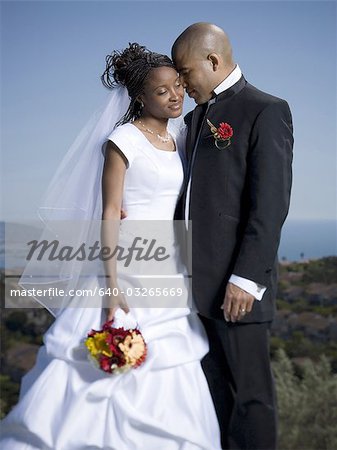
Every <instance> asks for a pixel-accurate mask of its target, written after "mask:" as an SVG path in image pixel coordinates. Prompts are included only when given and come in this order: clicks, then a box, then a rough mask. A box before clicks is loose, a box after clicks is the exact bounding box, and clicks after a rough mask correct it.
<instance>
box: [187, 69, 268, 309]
mask: <svg viewBox="0 0 337 450" xmlns="http://www.w3.org/2000/svg"><path fill="white" fill-rule="evenodd" d="M241 76H242V72H241V69H240V67H239V66H238V64H237V65H236V66H235V69H234V70H233V72H231V73H230V74H229V75H228V77H227V78H225V79H224V80H223V81H222V82H221V83H220V84H219V85H218V86H217V87H216V88H215V89H214V93H215V94H216V95H218V94H220V93H221V92H224V91H225V90H227V89H229V88H230V87H232V86H233V85H234V84H235V83H237V82H238V81H239V80H240V78H241ZM210 101H212V100H210ZM191 177H192V171H191V174H190V179H189V180H188V186H187V192H186V204H185V222H186V228H188V220H189V210H190V192H191ZM192 245H193V244H192ZM229 282H230V283H233V284H235V285H236V286H238V287H239V288H241V289H243V290H244V291H246V292H248V293H249V294H251V295H253V296H254V298H255V299H256V300H261V299H262V297H263V294H264V293H265V291H266V289H267V288H266V287H265V286H262V285H260V284H257V283H255V282H254V281H253V280H248V279H247V278H243V277H239V276H238V275H235V274H233V275H231V277H230V278H229Z"/></svg>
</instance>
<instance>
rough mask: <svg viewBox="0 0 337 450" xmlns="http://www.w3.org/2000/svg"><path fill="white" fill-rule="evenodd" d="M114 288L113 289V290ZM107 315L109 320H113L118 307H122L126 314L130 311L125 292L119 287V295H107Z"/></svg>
mask: <svg viewBox="0 0 337 450" xmlns="http://www.w3.org/2000/svg"><path fill="white" fill-rule="evenodd" d="M113 291H114V290H112V292H113ZM106 305H107V307H106V308H105V311H106V317H107V319H106V320H107V321H110V320H113V319H114V317H115V313H116V311H117V309H118V308H121V309H122V310H123V311H124V312H125V313H126V314H127V313H128V312H129V311H130V308H129V306H128V304H127V302H126V299H125V297H124V294H122V293H121V292H120V290H119V289H118V295H106Z"/></svg>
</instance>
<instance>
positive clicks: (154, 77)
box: [140, 67, 184, 119]
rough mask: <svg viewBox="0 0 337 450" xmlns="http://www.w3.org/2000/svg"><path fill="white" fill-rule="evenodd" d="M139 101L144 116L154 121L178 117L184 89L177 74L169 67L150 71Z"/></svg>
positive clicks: (180, 112) (181, 107)
mask: <svg viewBox="0 0 337 450" xmlns="http://www.w3.org/2000/svg"><path fill="white" fill-rule="evenodd" d="M140 99H141V100H142V102H143V103H144V108H143V113H144V114H147V115H150V116H152V117H154V118H156V119H170V118H175V117H179V116H180V115H181V114H182V109H183V100H184V88H183V86H182V84H181V83H180V80H179V76H178V73H177V72H176V71H175V70H174V69H173V68H171V67H157V68H154V69H152V70H151V72H150V73H149V75H148V77H147V79H146V81H145V84H144V93H143V95H141V97H140Z"/></svg>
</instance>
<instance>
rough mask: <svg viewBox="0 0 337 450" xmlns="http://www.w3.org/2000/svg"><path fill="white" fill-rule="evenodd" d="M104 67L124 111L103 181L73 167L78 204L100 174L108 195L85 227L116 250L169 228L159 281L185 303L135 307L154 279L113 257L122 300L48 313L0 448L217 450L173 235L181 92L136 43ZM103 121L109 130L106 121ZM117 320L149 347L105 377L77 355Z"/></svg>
mask: <svg viewBox="0 0 337 450" xmlns="http://www.w3.org/2000/svg"><path fill="white" fill-rule="evenodd" d="M106 62H107V66H106V70H105V72H104V74H103V76H102V81H103V84H104V85H105V86H107V87H109V88H111V89H112V96H113V97H112V100H111V101H110V102H109V105H108V110H107V111H105V113H106V112H108V118H109V119H110V118H111V117H112V116H111V114H112V113H113V114H115V113H116V109H118V108H119V106H118V105H120V103H119V101H120V97H121V96H123V95H126V96H127V108H126V111H125V110H124V111H123V113H124V114H122V116H120V117H119V118H118V119H119V120H117V126H116V127H115V128H114V129H113V131H112V132H111V130H112V128H111V129H110V132H109V133H108V135H105V136H103V138H104V141H107V142H106V144H105V146H104V149H105V158H103V156H102V154H101V152H99V153H98V152H96V154H95V156H96V159H97V160H99V159H102V161H101V163H102V164H101V163H100V162H99V163H98V166H99V164H101V166H102V171H101V173H99V171H96V169H95V167H96V166H95V164H94V163H93V162H92V161H93V159H89V157H87V156H86V153H85V151H83V153H82V154H81V152H80V153H78V154H77V156H78V158H79V159H78V160H76V162H77V163H78V165H80V164H81V163H82V162H83V161H81V158H82V157H83V158H87V159H88V160H89V162H88V161H86V164H87V167H88V168H87V169H86V172H85V173H81V176H78V174H77V173H76V170H77V169H78V167H77V166H76V167H74V172H72V182H73V180H74V179H77V178H78V180H79V182H81V186H82V187H81V189H82V190H81V195H82V198H83V197H86V196H89V195H90V196H91V198H94V195H95V194H93V192H92V189H91V184H93V185H94V183H91V184H90V179H91V176H94V177H96V176H97V173H99V177H100V178H101V187H96V191H97V192H99V195H100V197H101V203H100V202H99V201H93V202H92V203H93V205H94V206H93V209H92V211H94V212H91V213H90V214H91V217H90V218H94V217H95V214H97V211H98V212H99V214H100V217H101V218H102V219H103V220H102V226H101V236H102V242H103V244H104V245H106V246H109V247H110V248H113V247H114V246H115V245H116V244H117V243H118V244H120V243H121V242H122V243H124V244H126V245H129V244H130V242H131V240H132V238H133V237H134V236H135V232H134V227H133V226H132V225H133V224H137V227H138V225H139V224H140V225H139V226H140V227H141V231H139V228H137V235H138V236H143V235H145V236H149V237H150V235H151V233H152V230H153V229H155V230H156V231H157V229H156V227H153V226H152V225H153V224H155V223H158V222H157V221H160V223H161V224H166V225H165V227H167V224H170V226H169V227H168V228H167V233H165V236H166V243H167V246H166V250H168V254H169V255H170V258H169V259H168V260H167V262H166V263H165V274H166V275H165V276H163V277H161V278H163V279H164V283H165V282H167V280H169V283H173V284H172V285H174V286H178V287H179V286H180V288H184V289H181V291H179V293H180V292H183V293H184V294H183V295H182V296H181V298H180V299H179V301H180V304H179V305H178V304H177V305H176V306H175V303H174V302H175V300H176V299H174V298H173V297H172V298H170V299H169V300H166V304H164V305H163V304H162V303H160V302H161V300H162V299H161V298H156V297H151V298H150V300H148V298H146V297H145V299H144V300H143V302H142V303H139V301H138V300H137V298H136V297H135V295H133V291H132V289H133V288H135V286H141V287H143V288H144V287H145V288H146V289H147V288H149V287H150V285H151V282H152V283H159V281H158V277H152V278H151V277H148V276H146V270H147V269H144V264H143V263H142V264H141V265H140V269H139V267H138V266H137V267H138V269H137V270H138V274H140V276H139V277H136V276H135V274H134V273H131V272H132V271H130V270H124V269H123V267H122V266H121V265H120V264H118V263H117V262H116V260H114V259H110V260H107V261H105V263H104V271H105V276H106V279H107V282H106V288H107V289H111V291H113V292H116V290H117V292H118V294H117V295H115V296H109V295H107V296H106V298H107V302H108V303H107V304H104V306H106V308H103V305H102V307H100V308H98V307H82V308H81V307H77V308H71V307H68V308H66V307H63V308H60V309H59V310H58V311H57V313H56V312H55V310H53V309H52V308H51V307H49V308H48V309H49V310H50V311H51V312H52V313H53V314H54V315H55V316H56V320H55V321H54V323H53V324H52V326H51V327H50V328H49V329H48V330H47V332H46V333H45V335H44V337H43V340H44V345H43V346H42V347H41V348H40V350H39V352H38V356H37V360H36V364H35V366H34V367H33V369H32V370H31V371H30V372H29V373H28V374H26V375H25V377H24V378H23V380H22V385H21V391H20V400H19V403H18V404H17V405H16V406H15V407H14V408H13V409H12V411H11V412H10V413H9V414H8V415H7V416H6V417H5V419H4V420H3V421H2V427H1V428H2V437H1V440H0V444H1V448H2V449H3V450H33V449H35V450H36V449H39V450H85V449H88V450H89V449H91V450H94V449H105V450H151V449H152V450H157V449H159V448H162V449H163V450H171V449H172V450H173V449H175V450H178V449H180V450H192V449H199V450H200V449H204V450H213V449H214V450H217V449H220V448H221V446H220V435H219V429H218V423H217V418H216V414H215V410H214V406H213V403H212V400H211V396H210V392H209V389H208V385H207V382H206V379H205V376H204V374H203V371H202V368H201V364H200V360H201V359H202V358H203V356H204V355H205V354H206V353H207V351H208V343H207V338H206V335H205V332H204V330H203V328H202V325H201V323H200V322H199V318H198V316H197V314H196V311H195V310H194V309H193V305H191V304H190V301H189V298H188V297H189V296H188V289H187V286H186V283H185V279H186V278H185V277H184V270H183V269H182V265H181V263H180V261H179V257H178V248H177V245H176V244H175V240H174V235H173V233H171V231H172V229H173V225H172V224H173V216H174V210H175V206H176V203H177V199H178V196H179V193H180V190H181V187H182V183H183V176H184V175H183V164H182V158H181V157H180V154H179V153H180V151H181V150H182V145H183V144H182V139H181V138H182V135H181V133H180V131H179V127H174V126H173V125H172V124H173V123H174V119H175V118H178V117H179V116H181V113H182V105H183V95H184V94H183V87H182V85H181V84H180V82H179V77H178V75H177V72H176V70H175V68H174V66H173V64H172V62H171V60H170V59H169V58H168V57H167V56H165V55H160V54H157V53H154V52H150V51H148V50H147V49H145V47H142V46H139V45H138V44H130V45H129V47H128V48H126V49H125V50H124V51H123V52H117V51H115V52H113V53H112V54H111V55H109V56H108V57H107V60H106ZM116 94H117V95H116ZM169 119H173V120H169ZM100 120H101V122H102V120H103V122H106V120H105V119H104V115H102V117H101V119H100ZM115 122H116V121H115ZM95 129H96V130H97V129H99V128H97V127H96V128H95ZM179 133H180V134H179ZM73 156H74V155H73ZM75 159H76V158H75ZM93 169H95V172H97V173H95V174H94V175H93V174H92V171H93ZM76 177H77V178H76ZM84 177H85V178H84ZM68 181H69V177H68V178H67V179H66V178H65V179H64V183H63V182H62V180H61V179H60V177H59V178H58V179H57V180H56V184H55V182H54V187H55V186H57V189H56V191H57V192H58V193H60V192H61V191H62V188H63V187H64V193H63V196H64V195H65V196H66V197H67V198H69V197H70V196H71V195H70V194H69V189H68V184H67V183H68ZM61 184H62V186H63V187H62V186H60V185H61ZM88 186H89V187H88ZM52 197H53V195H51V198H52ZM85 201H87V199H86V198H85ZM121 211H122V212H125V214H124V216H125V217H124V218H123V220H122V221H121V224H122V225H121V227H119V226H118V227H117V228H118V229H117V231H116V227H114V226H111V224H115V223H118V224H119V222H120V215H121ZM141 224H143V225H141ZM144 224H145V225H144ZM163 226H164V225H163ZM161 227H162V225H160V228H161ZM146 233H148V235H146ZM144 242H145V241H144ZM159 278H160V277H159ZM97 283H99V281H98V279H97V277H96V278H95V277H92V278H91V279H90V280H89V284H91V286H93V285H95V284H97ZM156 286H157V285H156ZM159 286H160V284H159ZM160 289H161V288H159V292H161V291H160ZM126 292H127V294H126ZM171 300H172V304H170V303H168V302H170V301H171ZM156 301H158V304H156ZM184 302H185V303H184ZM111 319H114V322H113V326H124V327H125V328H130V327H132V326H138V327H139V329H140V330H141V332H142V334H143V336H144V339H145V341H146V343H147V348H148V354H147V359H146V360H145V362H144V363H143V364H142V365H141V366H140V367H138V368H137V369H134V370H130V371H129V372H127V373H125V374H120V375H110V374H106V373H105V372H103V371H99V370H97V369H96V368H95V367H93V366H92V365H91V364H90V362H89V361H88V359H87V357H86V355H84V354H83V353H81V351H78V349H79V348H81V345H82V346H83V339H84V338H85V337H86V334H87V333H88V331H89V330H90V329H92V328H93V329H97V330H98V329H100V328H101V327H102V324H103V323H104V322H105V321H106V320H111ZM81 355H82V356H81Z"/></svg>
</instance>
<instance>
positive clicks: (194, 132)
mask: <svg viewBox="0 0 337 450" xmlns="http://www.w3.org/2000/svg"><path fill="white" fill-rule="evenodd" d="M203 106H204V105H198V106H196V107H195V109H194V111H193V114H192V120H191V127H190V129H189V130H188V131H189V132H188V135H187V140H186V144H187V146H186V150H187V160H188V161H190V160H191V157H192V153H193V148H194V144H195V141H196V139H197V137H198V133H199V127H198V124H199V123H200V119H201V116H202V114H203V111H204V108H203Z"/></svg>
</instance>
